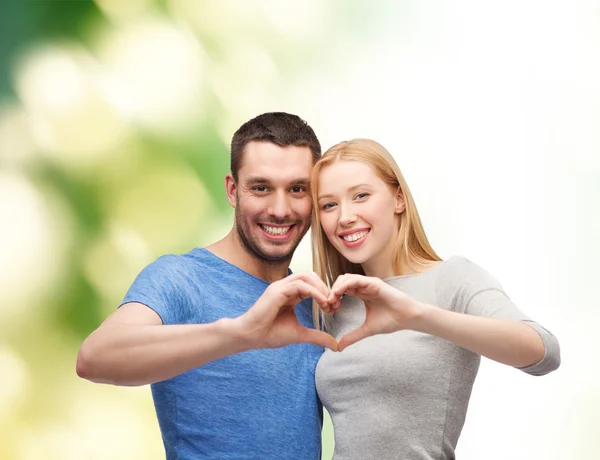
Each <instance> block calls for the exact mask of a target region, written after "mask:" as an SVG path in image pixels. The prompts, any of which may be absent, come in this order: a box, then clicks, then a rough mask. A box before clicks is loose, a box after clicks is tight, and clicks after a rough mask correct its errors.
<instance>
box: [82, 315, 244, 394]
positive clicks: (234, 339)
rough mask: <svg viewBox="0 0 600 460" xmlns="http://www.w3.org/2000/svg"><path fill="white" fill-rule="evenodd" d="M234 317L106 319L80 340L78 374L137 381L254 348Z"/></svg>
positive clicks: (134, 383) (101, 379)
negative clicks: (182, 321) (205, 320)
mask: <svg viewBox="0 0 600 460" xmlns="http://www.w3.org/2000/svg"><path fill="white" fill-rule="evenodd" d="M240 331H241V329H240V327H238V322H237V320H235V319H221V320H218V321H216V322H214V323H209V324H190V325H169V326H163V325H129V324H112V325H105V326H102V327H100V328H98V329H97V330H96V331H95V332H93V333H92V334H91V335H90V336H89V337H88V338H87V339H86V340H85V342H83V344H82V345H81V348H80V350H79V355H78V356H77V374H78V375H79V376H80V377H82V378H85V379H87V380H91V381H92V382H97V383H109V384H113V385H125V386H138V385H145V384H149V383H154V382H159V381H161V380H166V379H169V378H172V377H175V376H177V375H179V374H182V373H183V372H186V371H188V370H190V369H194V368H196V367H199V366H202V365H204V364H206V363H209V362H211V361H215V360H217V359H220V358H224V357H226V356H229V355H232V354H235V353H240V352H243V351H246V350H249V349H251V346H250V344H249V343H248V341H247V340H245V338H244V336H243V335H242V333H241V332H240Z"/></svg>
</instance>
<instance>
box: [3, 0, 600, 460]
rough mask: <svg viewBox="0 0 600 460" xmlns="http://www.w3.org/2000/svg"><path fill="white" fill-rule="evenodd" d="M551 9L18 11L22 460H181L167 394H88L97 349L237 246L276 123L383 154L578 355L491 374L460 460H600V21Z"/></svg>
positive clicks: (102, 390) (443, 236)
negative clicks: (242, 143)
mask: <svg viewBox="0 0 600 460" xmlns="http://www.w3.org/2000/svg"><path fill="white" fill-rule="evenodd" d="M551 3H552V4H551V5H549V3H548V2H540V1H538V2H527V1H525V2H506V3H503V4H502V5H503V6H500V5H496V6H494V5H487V6H481V4H480V3H478V2H464V3H462V2H461V3H460V4H456V3H455V2H444V1H424V2H423V1H422V2H418V1H404V2H392V1H372V2H361V1H357V0H354V1H341V0H337V1H336V0H332V1H318V0H307V1H303V2H284V1H276V0H261V1H241V0H240V1H234V0H224V1H221V2H209V1H204V0H196V1H195V0H160V1H159V0H97V1H20V2H18V1H8V2H6V1H5V2H3V3H2V6H1V7H0V8H1V10H0V38H1V40H0V58H1V60H0V219H1V221H0V315H1V318H0V373H1V378H0V433H2V435H1V439H2V441H1V442H0V458H1V459H6V460H38V459H45V460H46V459H47V460H75V459H76V460H88V459H90V460H92V459H93V460H96V459H98V460H100V459H102V460H104V459H111V460H112V459H115V460H118V459H123V460H124V459H127V460H135V459H140V460H141V459H144V460H148V459H157V460H158V459H161V458H164V451H163V448H162V443H161V439H160V433H159V430H158V425H157V423H156V418H155V415H154V410H153V407H152V402H151V397H150V391H149V388H148V387H142V388H116V387H111V386H103V385H94V384H91V383H89V382H86V381H82V380H80V379H78V378H77V376H76V375H75V357H76V353H77V349H78V347H79V345H80V343H81V341H82V340H83V339H84V338H85V337H86V336H87V335H88V334H89V333H90V332H91V331H92V330H93V329H95V328H96V327H97V326H98V324H99V323H100V322H101V321H102V320H103V319H104V318H105V317H106V316H108V315H109V314H110V313H111V312H112V311H114V309H115V307H116V306H117V305H118V304H119V303H120V301H121V299H122V297H123V295H124V293H125V291H126V289H127V288H128V286H129V285H130V283H131V282H132V281H133V279H134V277H135V276H136V275H137V273H138V272H139V271H140V270H141V269H142V268H143V267H144V266H145V265H146V264H148V263H150V262H151V261H153V260H154V259H155V258H156V257H158V256H159V255H162V254H164V253H182V252H187V251H188V250H189V249H190V248H192V247H194V246H202V245H205V244H207V243H209V242H212V241H214V240H215V239H217V238H219V237H220V236H222V235H224V234H225V233H226V231H228V229H229V227H230V225H231V219H232V212H231V210H230V209H229V206H228V204H227V202H226V199H225V194H224V189H223V178H224V176H225V174H226V173H227V171H228V143H229V141H230V138H231V136H232V134H233V132H234V131H235V129H237V127H239V125H240V124H241V123H243V122H244V121H246V120H247V119H249V118H251V117H253V116H255V115H257V114H259V113H262V112H265V111H272V110H284V111H289V112H293V113H297V114H299V115H300V116H302V117H303V118H305V119H307V120H308V122H309V123H310V124H311V125H312V126H313V128H314V129H315V131H316V132H317V135H318V136H319V137H320V139H321V142H322V144H323V147H324V148H327V147H329V146H330V145H332V144H333V143H336V142H338V141H340V140H342V139H347V138H351V137H362V136H370V137H373V138H375V139H377V140H380V141H381V142H383V143H384V145H386V146H388V148H389V149H390V150H391V151H392V152H393V153H394V154H395V155H396V157H397V159H398V160H399V162H400V166H401V168H406V169H405V175H406V176H407V178H408V180H409V183H410V184H411V185H412V187H413V193H414V194H415V195H416V196H417V201H418V203H420V206H421V213H422V217H423V220H424V221H425V224H426V227H427V228H428V229H429V235H430V238H431V240H432V242H433V243H434V246H435V247H436V248H437V249H438V252H439V253H440V254H442V255H443V256H444V257H446V256H448V255H450V254H452V253H463V254H466V255H468V256H470V257H472V258H474V259H475V260H476V261H478V262H480V261H481V262H482V264H483V265H484V266H485V267H486V268H490V269H491V271H492V272H493V273H495V274H496V275H498V276H499V278H500V279H501V280H503V281H504V282H505V285H508V287H510V288H511V292H513V293H515V295H514V296H515V297H516V298H517V299H518V300H520V304H523V303H527V304H528V308H526V311H527V312H528V313H530V314H531V315H532V316H534V317H536V318H537V319H540V321H541V322H542V323H544V324H547V325H548V327H549V328H550V329H551V330H553V331H555V332H556V333H557V335H558V336H559V338H560V339H561V341H562V343H563V359H565V358H566V361H565V363H564V364H563V368H562V369H561V371H559V372H560V374H557V376H556V377H555V376H551V377H548V379H547V380H546V381H542V380H536V381H535V383H531V380H527V379H523V378H522V377H521V376H520V375H519V376H513V375H512V374H510V375H509V373H507V372H506V370H505V369H501V370H499V367H490V368H486V366H487V364H486V363H484V366H483V369H482V376H481V377H480V379H481V381H482V382H483V383H479V384H478V385H477V386H476V389H475V392H474V397H473V401H472V404H471V412H470V415H469V418H468V419H467V425H466V428H465V433H464V435H463V438H462V439H461V441H460V443H459V450H458V453H459V454H460V455H462V457H461V458H465V459H468V458H472V459H476V458H477V459H478V458H483V457H485V458H488V459H492V458H498V459H500V458H508V457H509V456H510V458H513V459H517V458H522V459H544V460H547V459H566V458H569V459H571V458H573V459H578V460H579V459H592V458H599V457H598V455H600V447H599V446H598V441H596V440H595V439H597V436H594V435H593V428H592V427H593V426H597V423H598V422H600V416H599V411H598V410H599V409H600V399H599V397H598V395H599V394H600V391H598V385H597V378H598V372H597V364H596V363H597V361H598V360H597V356H596V355H592V354H591V350H593V349H595V350H596V352H597V351H598V349H599V348H598V347H597V343H596V339H595V336H593V334H592V333H591V331H590V329H588V328H589V327H590V324H593V321H595V320H597V319H598V318H599V316H598V311H597V310H598V309H597V306H598V301H597V294H595V291H594V290H593V286H594V284H597V279H596V276H595V275H594V273H596V274H597V273H598V270H597V267H596V265H597V262H596V261H597V258H598V257H599V256H600V251H599V243H598V237H597V235H598V232H599V231H600V220H599V218H598V217H597V215H598V209H599V208H600V205H599V203H598V195H600V188H599V187H600V185H599V184H600V174H598V172H599V170H600V167H599V165H600V161H599V160H598V148H599V146H600V137H599V135H598V132H597V131H598V129H597V128H598V123H599V122H600V110H599V108H598V107H600V88H599V86H598V81H600V64H599V63H598V62H599V61H598V56H599V55H600V46H599V42H600V41H599V36H598V30H600V27H599V22H600V19H599V16H598V11H599V9H598V5H597V3H595V2H583V1H581V2H579V1H577V2H568V3H567V2H551ZM397 152H406V154H405V155H404V156H402V155H398V154H397ZM474 190H484V192H483V193H473V191H474ZM474 210H475V211H476V212H473V211H474ZM450 224H452V225H454V227H452V226H451V225H450ZM490 241H493V244H490ZM292 266H293V268H294V269H295V270H309V269H310V248H309V245H308V244H307V241H304V242H303V244H302V245H301V246H300V248H299V250H298V253H297V255H296V257H295V259H294V262H293V265H292ZM594 306H595V307H596V308H594ZM595 335H597V334H595ZM499 382H502V385H500V383H499ZM365 391H368V389H366V390H365ZM490 394H492V395H494V396H493V397H492V398H490ZM515 401H517V402H516V403H515ZM511 403H512V404H513V406H512V408H511V406H510V404H511ZM515 409H521V410H522V413H519V414H515V412H514V411H515ZM523 414H525V415H523ZM480 427H483V428H480ZM485 427H487V428H485ZM399 435H401V434H399ZM500 441H502V442H500ZM491 443H494V444H493V448H492V449H490V445H492V444H491ZM496 443H499V444H500V445H496ZM490 451H491V452H490ZM332 452H333V434H332V429H331V424H330V422H329V419H328V418H327V419H326V423H325V427H324V455H323V458H331V453H332Z"/></svg>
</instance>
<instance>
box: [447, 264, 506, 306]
mask: <svg viewBox="0 0 600 460" xmlns="http://www.w3.org/2000/svg"><path fill="white" fill-rule="evenodd" d="M487 289H497V290H502V286H501V285H500V283H499V282H498V280H497V279H496V278H495V277H494V276H493V275H492V274H490V273H489V272H488V271H487V270H485V269H484V268H482V267H481V266H480V265H479V264H477V263H475V262H473V261H472V260H470V259H468V258H467V257H464V256H461V255H455V256H452V257H450V258H448V259H446V261H445V262H444V264H443V266H442V267H441V270H440V273H439V276H438V279H437V282H436V295H437V297H438V298H442V299H450V298H454V299H455V298H457V297H466V298H468V297H470V296H472V295H474V294H476V293H477V292H480V291H482V290H487Z"/></svg>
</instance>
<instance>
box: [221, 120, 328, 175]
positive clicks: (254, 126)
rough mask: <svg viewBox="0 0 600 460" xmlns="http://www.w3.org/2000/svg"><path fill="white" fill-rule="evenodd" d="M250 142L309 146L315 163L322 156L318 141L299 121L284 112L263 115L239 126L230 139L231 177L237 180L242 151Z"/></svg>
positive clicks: (301, 121) (311, 131)
mask: <svg viewBox="0 0 600 460" xmlns="http://www.w3.org/2000/svg"><path fill="white" fill-rule="evenodd" d="M252 141H262V142H272V143H273V144H275V145H278V146H279V147H288V146H290V145H294V146H297V147H308V148H309V149H310V151H311V152H312V154H313V159H314V162H315V163H316V162H317V160H318V159H319V158H320V157H321V144H320V143H319V139H317V136H316V135H315V132H314V131H313V129H312V128H311V127H310V126H309V125H308V123H306V122H305V121H304V120H303V119H302V118H300V117H299V116H298V115H292V114H290V113H285V112H268V113H263V114H262V115H259V116H257V117H255V118H253V119H252V120H250V121H247V122H246V123H244V124H243V125H242V126H240V128H239V129H238V130H237V131H236V132H235V134H234V135H233V138H232V139H231V174H232V176H233V178H234V179H235V180H236V181H237V180H238V171H239V169H240V168H241V166H242V157H243V154H244V149H245V148H246V145H248V143H249V142H252Z"/></svg>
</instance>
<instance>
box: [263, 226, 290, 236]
mask: <svg viewBox="0 0 600 460" xmlns="http://www.w3.org/2000/svg"><path fill="white" fill-rule="evenodd" d="M261 227H262V228H263V230H264V231H266V232H267V233H270V234H271V235H285V234H286V233H287V232H288V231H289V230H290V228H291V226H290V227H269V226H268V225H261Z"/></svg>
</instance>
